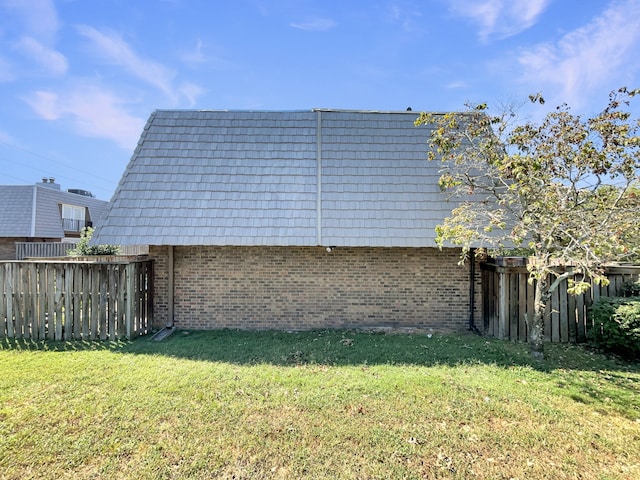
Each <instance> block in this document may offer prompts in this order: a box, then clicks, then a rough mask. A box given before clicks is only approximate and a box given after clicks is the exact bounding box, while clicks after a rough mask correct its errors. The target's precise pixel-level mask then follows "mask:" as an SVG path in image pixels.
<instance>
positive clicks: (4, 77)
mask: <svg viewBox="0 0 640 480" xmlns="http://www.w3.org/2000/svg"><path fill="white" fill-rule="evenodd" d="M14 78H15V75H14V72H13V70H12V68H11V66H10V65H9V62H8V61H7V60H6V59H4V58H2V57H0V82H10V81H12V80H13V79H14Z"/></svg>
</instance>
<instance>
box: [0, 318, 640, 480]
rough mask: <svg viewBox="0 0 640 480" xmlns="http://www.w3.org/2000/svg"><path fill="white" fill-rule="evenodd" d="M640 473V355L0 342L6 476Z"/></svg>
mask: <svg viewBox="0 0 640 480" xmlns="http://www.w3.org/2000/svg"><path fill="white" fill-rule="evenodd" d="M28 478H38V479H47V478H50V479H61V478H74V479H76V478H80V479H82V478H109V479H112V478H114V479H118V478H122V479H162V478H167V479H170V478H171V479H173V478H176V479H178V478H179V479H200V478H202V479H204V478H207V479H208V478H229V479H231V478H236V479H242V478H257V479H262V478H282V479H295V478H347V479H348V478H358V479H368V478H380V479H388V478H392V479H393V478H398V479H400V478H465V479H467V478H478V479H500V478H504V479H509V478H518V479H521V480H523V479H531V478H534V479H536V478H550V479H562V478H583V479H591V478H594V479H638V478H640V366H639V365H637V364H624V363H617V362H615V361H613V360H609V359H607V358H606V357H604V356H601V355H599V354H595V353H593V352H590V351H588V350H585V349H582V348H578V347H574V346H558V345H554V346H551V345H550V346H549V347H548V360H547V361H546V362H545V363H544V364H543V365H537V364H534V363H532V362H530V360H529V356H528V352H527V346H526V345H522V344H512V343H507V342H501V341H497V340H493V339H489V338H484V337H478V336H473V335H470V334H469V335H451V336H439V335H433V336H431V337H429V336H426V335H385V334H371V333H355V332H334V331H325V332H308V333H282V332H252V333H250V332H231V331H219V332H191V333H189V332H177V333H175V334H174V335H173V336H171V337H169V338H168V339H166V340H165V341H163V342H155V341H151V340H149V339H138V340H136V341H134V342H120V343H109V342H106V343H105V342H96V343H82V342H75V343H25V342H16V343H11V342H6V341H4V342H1V341H0V479H28Z"/></svg>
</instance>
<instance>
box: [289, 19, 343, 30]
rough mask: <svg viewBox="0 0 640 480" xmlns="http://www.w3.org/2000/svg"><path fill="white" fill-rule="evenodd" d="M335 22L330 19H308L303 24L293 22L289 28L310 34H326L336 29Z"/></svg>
mask: <svg viewBox="0 0 640 480" xmlns="http://www.w3.org/2000/svg"><path fill="white" fill-rule="evenodd" d="M336 25H337V24H336V22H334V21H333V20H331V19H330V18H321V17H315V18H310V19H308V20H306V21H303V22H294V23H291V24H290V26H291V27H293V28H297V29H299V30H306V31H311V32H326V31H327V30H331V29H332V28H335V27H336Z"/></svg>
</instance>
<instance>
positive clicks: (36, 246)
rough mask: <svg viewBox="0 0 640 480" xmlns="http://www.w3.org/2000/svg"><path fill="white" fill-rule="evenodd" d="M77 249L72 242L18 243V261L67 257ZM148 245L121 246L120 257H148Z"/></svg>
mask: <svg viewBox="0 0 640 480" xmlns="http://www.w3.org/2000/svg"><path fill="white" fill-rule="evenodd" d="M74 247H75V243H71V242H16V260H24V259H25V258H43V257H46V258H50V257H65V256H66V255H67V250H71V249H72V248H74ZM148 253H149V246H148V245H121V246H120V255H147V254H148Z"/></svg>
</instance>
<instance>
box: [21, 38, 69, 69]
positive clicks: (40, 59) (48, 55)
mask: <svg viewBox="0 0 640 480" xmlns="http://www.w3.org/2000/svg"><path fill="white" fill-rule="evenodd" d="M15 48H16V50H18V51H20V52H21V53H23V54H24V55H26V56H29V57H31V58H32V59H33V60H35V62H36V63H38V64H39V65H40V66H41V67H43V68H44V69H45V70H47V73H49V74H51V75H56V76H57V75H64V74H65V73H66V72H67V69H68V63H67V59H66V58H65V56H64V55H63V54H61V53H60V52H57V51H56V50H53V49H51V48H49V47H47V46H45V45H43V44H42V43H40V42H39V41H38V40H36V39H35V38H32V37H22V38H21V39H20V40H19V41H18V42H16V44H15Z"/></svg>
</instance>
